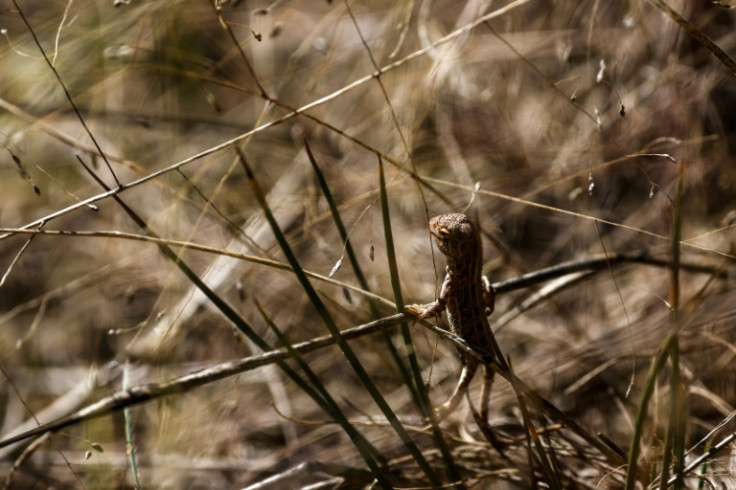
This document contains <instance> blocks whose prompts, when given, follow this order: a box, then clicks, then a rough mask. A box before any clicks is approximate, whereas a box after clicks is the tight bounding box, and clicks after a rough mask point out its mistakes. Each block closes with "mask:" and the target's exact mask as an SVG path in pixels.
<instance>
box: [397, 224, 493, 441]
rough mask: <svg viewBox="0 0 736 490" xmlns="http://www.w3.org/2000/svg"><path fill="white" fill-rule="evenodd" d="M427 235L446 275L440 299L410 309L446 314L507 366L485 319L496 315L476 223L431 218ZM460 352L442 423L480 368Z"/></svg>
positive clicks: (486, 388) (484, 404)
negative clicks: (459, 368)
mask: <svg viewBox="0 0 736 490" xmlns="http://www.w3.org/2000/svg"><path fill="white" fill-rule="evenodd" d="M429 232H430V234H431V235H432V239H433V241H434V243H435V244H436V245H437V248H439V250H440V252H442V254H443V255H445V257H446V258H447V268H446V272H447V275H446V276H445V280H444V283H443V284H442V290H441V291H440V296H439V298H438V299H437V301H435V302H434V303H430V304H428V305H410V306H408V307H407V308H406V311H407V312H409V313H411V314H413V315H416V316H417V318H418V319H420V320H423V319H428V318H434V317H437V316H439V315H440V314H442V311H443V310H447V321H448V324H449V326H450V331H451V332H452V333H454V334H455V335H458V336H460V337H462V338H463V339H464V340H465V341H466V342H468V343H469V344H472V345H473V346H475V347H477V348H480V349H482V350H484V351H486V352H488V353H490V354H493V356H494V357H495V358H496V360H497V362H498V364H499V365H500V366H501V367H502V368H505V367H506V362H505V360H504V357H503V354H502V353H501V349H499V347H498V344H497V343H496V339H495V338H494V336H493V332H492V331H491V326H490V324H489V323H488V319H487V315H489V314H490V313H492V312H493V304H494V294H493V289H492V288H491V287H490V285H489V284H488V281H487V280H486V279H485V278H484V277H483V275H482V271H481V269H482V266H483V249H482V245H481V240H480V233H479V232H478V230H477V228H476V225H475V223H474V222H473V221H472V220H471V219H470V218H469V217H468V216H467V215H465V214H462V213H453V214H441V215H439V216H435V217H434V218H432V219H431V220H430V222H429ZM458 352H459V353H460V358H461V360H462V363H463V369H462V372H461V373H460V379H459V380H458V383H457V386H456V387H455V391H454V392H453V393H452V395H451V396H450V398H449V399H448V400H447V401H446V402H445V403H443V404H442V405H441V406H440V407H439V409H438V410H437V417H438V419H442V418H444V417H446V416H447V415H448V414H450V413H451V412H452V411H453V410H455V408H457V405H458V404H459V403H460V400H461V399H462V396H463V395H464V394H466V392H467V390H468V386H469V385H470V381H471V380H472V379H473V376H474V375H475V372H476V370H477V369H478V365H479V364H480V362H479V361H478V360H477V359H475V358H473V357H471V356H469V355H468V354H466V353H465V352H463V351H462V350H459V349H458ZM484 371H485V373H484V378H483V389H482V391H481V402H480V419H481V421H482V422H483V423H484V424H486V425H487V422H486V421H487V420H488V398H489V396H490V391H491V387H492V384H493V375H494V371H493V369H492V368H491V367H490V366H484ZM486 428H487V427H481V430H483V431H484V433H486V431H485V429H486ZM494 445H495V444H494Z"/></svg>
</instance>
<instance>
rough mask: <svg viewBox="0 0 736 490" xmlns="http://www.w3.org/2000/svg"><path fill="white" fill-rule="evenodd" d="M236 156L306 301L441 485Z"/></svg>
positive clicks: (428, 473) (416, 457) (424, 468)
mask: <svg viewBox="0 0 736 490" xmlns="http://www.w3.org/2000/svg"><path fill="white" fill-rule="evenodd" d="M239 155H240V160H241V162H242V164H243V167H244V168H245V172H246V174H247V177H248V182H249V184H250V187H251V190H252V191H253V195H254V196H255V198H256V200H257V201H258V204H259V205H260V206H261V209H262V210H263V214H264V215H265V217H266V219H267V220H268V222H269V224H270V225H271V228H272V229H273V233H274V236H275V237H276V241H277V242H278V243H279V246H280V247H281V251H282V252H283V253H284V255H285V256H286V259H287V261H288V262H289V264H290V265H291V267H292V269H294V274H295V275H296V276H297V279H298V280H299V283H300V284H301V285H302V288H303V289H304V292H305V293H306V294H307V296H308V297H309V300H310V301H311V302H312V304H313V305H314V307H315V309H316V310H317V313H318V314H319V315H320V317H321V318H322V320H323V322H324V324H325V326H326V327H327V329H328V330H329V331H330V334H331V335H332V336H333V337H334V338H335V340H336V342H337V345H338V346H339V347H340V350H342V352H343V354H344V355H345V358H346V359H347V361H348V362H349V363H350V366H351V367H352V368H353V370H354V371H355V373H356V374H357V375H358V379H360V381H361V383H362V384H363V386H364V387H365V388H366V389H367V390H368V393H369V394H370V395H371V397H372V398H373V401H374V402H375V403H376V405H377V406H378V408H379V409H380V410H381V412H382V413H383V414H384V416H385V417H386V419H387V420H388V422H389V424H391V427H392V428H393V429H394V431H395V432H396V434H397V435H398V436H399V438H400V439H401V441H402V442H403V443H404V446H405V447H406V449H407V450H408V451H409V453H410V454H411V455H412V457H413V458H414V460H415V461H416V462H417V464H418V465H419V467H420V468H421V469H422V471H423V472H424V474H425V475H426V476H427V478H428V479H429V481H430V482H431V483H432V484H433V485H440V484H441V483H440V480H439V478H438V477H437V475H436V474H435V472H434V469H432V467H431V466H430V465H429V463H428V462H427V460H426V459H425V457H424V455H422V453H421V451H420V450H419V448H418V447H417V445H416V444H415V443H414V441H413V440H412V439H411V437H410V436H409V433H408V432H407V431H406V429H405V428H404V426H403V425H402V424H401V422H400V421H399V419H398V418H397V417H396V414H395V413H394V412H393V410H392V409H391V407H390V406H389V404H388V403H387V402H386V400H385V399H384V398H383V395H381V393H380V391H379V390H378V388H377V387H376V385H375V384H374V383H373V381H372V380H371V378H370V376H368V373H367V372H366V371H365V368H364V367H363V365H362V364H361V363H360V360H359V359H358V357H357V356H356V355H355V352H353V349H352V348H351V347H350V345H349V344H348V343H347V342H346V341H345V339H343V338H342V337H341V336H340V331H339V329H338V328H337V325H336V324H335V321H334V320H333V319H332V317H331V316H330V314H329V312H328V311H327V308H326V307H325V305H324V303H323V302H322V300H321V299H320V297H319V295H318V294H317V291H316V290H315V289H314V287H312V284H311V283H310V282H309V279H308V278H307V276H306V274H305V273H304V270H303V269H302V267H301V265H300V264H299V261H298V260H297V258H296V256H295V255H294V252H293V251H292V250H291V247H290V246H289V244H288V242H287V241H286V237H285V236H284V234H283V232H282V231H281V229H280V228H279V225H278V223H276V220H275V219H274V217H273V214H272V213H271V210H270V208H269V206H268V203H266V199H265V197H264V195H263V192H262V191H261V188H260V185H259V184H258V180H256V177H255V175H254V174H253V172H252V171H251V169H250V166H249V165H248V163H247V161H246V159H245V155H244V154H242V152H239Z"/></svg>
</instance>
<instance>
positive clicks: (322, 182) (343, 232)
mask: <svg viewBox="0 0 736 490" xmlns="http://www.w3.org/2000/svg"><path fill="white" fill-rule="evenodd" d="M304 146H305V148H306V150H307V156H308V157H309V162H310V163H311V164H312V168H313V169H314V173H315V174H316V175H317V181H318V182H319V186H320V189H322V194H323V195H324V196H325V199H326V200H327V204H328V205H329V207H330V213H331V214H332V219H333V221H334V222H335V226H336V227H337V231H338V233H340V238H341V239H342V242H343V243H344V244H345V253H346V254H347V256H348V260H349V261H350V265H351V266H352V268H353V273H354V274H355V278H356V279H357V280H358V284H360V287H361V288H363V289H364V290H366V291H370V288H369V287H368V281H367V280H366V279H365V275H363V270H362V268H361V267H360V263H359V262H358V258H357V256H356V255H355V252H354V251H353V245H352V244H351V242H350V237H349V236H348V232H347V229H346V228H345V225H344V224H343V222H342V218H341V217H340V211H339V210H338V209H337V204H336V203H335V199H334V198H333V197H332V192H331V191H330V187H329V185H327V180H326V179H325V176H324V174H323V173H322V171H321V170H320V168H319V165H317V161H316V160H315V158H314V155H313V154H312V149H311V148H310V147H309V143H308V142H307V140H304ZM367 299H368V306H369V308H370V310H371V315H373V318H375V319H378V318H380V317H381V312H380V311H379V310H378V307H377V306H376V303H375V302H374V301H373V300H371V299H370V298H367ZM381 334H382V335H383V339H384V341H385V342H386V346H387V347H388V350H389V353H390V354H391V357H392V358H393V359H394V362H395V363H396V366H397V367H398V368H399V372H400V373H401V377H402V378H403V379H404V384H406V386H407V387H408V388H409V390H410V391H411V394H412V397H413V398H414V400H415V402H416V403H417V405H418V406H421V404H420V395H419V393H418V392H417V387H416V385H415V384H414V382H413V381H412V377H411V373H410V372H409V369H408V368H407V366H406V364H404V362H403V360H402V359H401V355H400V354H399V351H398V350H397V349H396V346H395V345H394V343H393V341H392V340H391V334H390V332H389V331H388V330H382V331H381ZM420 386H421V385H420Z"/></svg>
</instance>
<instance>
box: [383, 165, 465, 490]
mask: <svg viewBox="0 0 736 490" xmlns="http://www.w3.org/2000/svg"><path fill="white" fill-rule="evenodd" d="M378 186H379V192H380V200H381V216H382V217H383V230H384V231H383V232H384V236H385V241H386V256H387V258H388V266H389V271H390V274H391V286H392V288H393V292H394V297H395V299H396V309H397V310H398V311H399V312H401V311H403V309H404V296H403V295H402V294H401V282H400V280H399V267H398V264H397V263H396V249H395V247H394V238H393V233H392V231H391V215H390V213H389V208H388V192H386V178H385V176H384V172H383V161H382V160H381V157H378ZM401 335H402V337H403V339H404V346H405V349H406V352H407V353H408V358H409V366H410V367H411V372H412V374H413V376H414V383H415V385H416V387H417V396H418V402H419V407H420V409H421V411H422V413H423V414H424V415H425V416H426V417H428V418H429V420H430V423H431V425H432V436H433V438H434V442H435V444H436V445H437V446H438V447H439V449H440V452H441V453H442V458H443V459H444V460H445V465H447V469H448V471H449V473H450V477H451V478H452V480H453V481H456V482H462V477H461V476H460V472H459V471H458V469H457V467H456V465H455V461H454V459H453V457H452V453H451V452H450V448H449V447H448V446H447V443H446V442H445V438H444V437H443V436H442V431H441V430H440V428H439V427H438V425H437V421H436V420H435V417H434V412H433V411H432V408H431V407H430V404H429V398H428V397H427V392H426V391H425V390H424V382H423V381H422V370H421V369H420V367H419V362H418V361H417V356H416V354H415V353H414V344H413V342H412V340H411V333H410V332H409V327H408V325H407V324H406V323H405V322H402V323H401Z"/></svg>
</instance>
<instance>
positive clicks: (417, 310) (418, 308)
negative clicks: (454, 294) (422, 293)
mask: <svg viewBox="0 0 736 490" xmlns="http://www.w3.org/2000/svg"><path fill="white" fill-rule="evenodd" d="M449 294H450V275H449V274H447V275H446V276H445V280H444V282H443V283H442V289H441V290H440V297H439V298H438V299H437V301H435V302H433V303H428V304H426V305H407V306H405V307H404V311H405V312H406V313H409V314H410V315H414V316H415V317H417V320H427V319H429V318H436V317H438V316H440V315H441V314H442V312H443V311H445V308H446V306H447V298H448V297H449ZM484 297H485V296H484Z"/></svg>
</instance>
